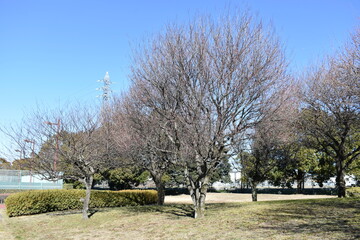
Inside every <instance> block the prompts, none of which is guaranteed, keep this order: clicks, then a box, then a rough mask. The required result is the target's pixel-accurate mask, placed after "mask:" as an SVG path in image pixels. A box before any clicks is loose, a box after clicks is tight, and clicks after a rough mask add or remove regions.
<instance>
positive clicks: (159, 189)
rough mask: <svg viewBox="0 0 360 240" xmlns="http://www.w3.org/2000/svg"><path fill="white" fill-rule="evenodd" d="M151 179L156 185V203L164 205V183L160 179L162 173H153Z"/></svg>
mask: <svg viewBox="0 0 360 240" xmlns="http://www.w3.org/2000/svg"><path fill="white" fill-rule="evenodd" d="M152 177H153V180H154V182H155V185H156V190H157V196H158V199H157V205H164V201H165V185H164V183H163V181H162V175H159V174H158V175H153V176H152Z"/></svg>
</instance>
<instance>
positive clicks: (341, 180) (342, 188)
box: [336, 160, 346, 198]
mask: <svg viewBox="0 0 360 240" xmlns="http://www.w3.org/2000/svg"><path fill="white" fill-rule="evenodd" d="M342 163H343V161H341V160H338V161H337V162H336V186H337V188H338V197H339V198H343V197H345V196H346V184H345V171H344V168H343V166H342Z"/></svg>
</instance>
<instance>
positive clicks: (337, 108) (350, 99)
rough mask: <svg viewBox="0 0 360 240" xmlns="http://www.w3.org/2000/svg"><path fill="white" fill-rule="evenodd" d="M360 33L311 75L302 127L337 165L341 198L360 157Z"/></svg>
mask: <svg viewBox="0 0 360 240" xmlns="http://www.w3.org/2000/svg"><path fill="white" fill-rule="evenodd" d="M359 39H360V32H359V31H357V33H356V34H355V35H354V36H353V39H352V42H351V43H350V44H348V45H347V46H346V48H345V49H344V51H343V52H342V53H340V54H339V55H338V56H336V57H332V58H329V59H328V62H327V63H324V64H323V65H322V66H321V67H319V68H318V69H316V70H314V71H312V72H311V73H310V74H309V76H308V87H307V88H306V91H305V92H304V96H303V101H304V103H305V106H304V109H303V117H302V121H301V126H302V129H303V130H304V132H305V133H306V134H307V138H306V140H307V142H308V143H309V145H310V146H311V147H314V148H316V149H317V150H318V151H320V152H324V153H326V154H327V155H328V156H330V157H331V158H332V159H333V160H334V164H335V165H336V175H337V176H336V185H337V187H338V197H345V191H346V188H345V179H344V176H345V174H346V171H347V170H348V169H349V167H350V165H351V164H352V163H353V162H354V161H355V160H356V159H358V158H359V155H360V134H359V130H360V101H359V99H360V95H359V93H360V91H359V89H360V88H359V86H360V75H359V73H360V71H359V69H360V58H359V57H360V54H359V53H360V47H359V46H360V45H359V41H360V40H359Z"/></svg>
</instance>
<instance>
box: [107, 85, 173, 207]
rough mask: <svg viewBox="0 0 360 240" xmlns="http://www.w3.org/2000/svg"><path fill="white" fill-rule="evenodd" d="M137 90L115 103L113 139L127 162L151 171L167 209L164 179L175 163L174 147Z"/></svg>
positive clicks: (160, 198)
mask: <svg viewBox="0 0 360 240" xmlns="http://www.w3.org/2000/svg"><path fill="white" fill-rule="evenodd" d="M133 90H134V89H131V91H130V93H129V94H128V95H126V96H125V95H124V96H123V97H122V98H118V99H117V100H116V101H115V102H114V107H113V114H112V122H113V123H114V127H113V128H112V130H113V132H112V136H113V139H114V140H115V142H116V143H117V144H118V147H119V148H120V149H121V152H122V154H123V155H124V156H125V157H126V158H128V159H131V160H132V163H134V164H136V165H138V166H140V167H142V168H145V169H146V170H148V171H149V173H150V175H151V177H152V179H153V180H154V182H155V185H156V189H157V193H158V201H157V203H158V205H163V204H164V199H165V184H164V181H163V176H164V174H165V172H166V171H167V169H168V168H169V166H170V164H171V163H172V162H174V159H173V158H174V154H173V150H172V149H173V145H172V143H171V142H170V141H169V140H168V138H167V136H166V135H165V134H164V130H163V129H161V128H159V127H158V125H157V124H158V123H157V121H158V118H157V117H156V116H155V115H156V113H155V112H147V111H144V109H143V108H142V105H141V104H140V105H139V104H138V102H137V99H138V98H137V97H135V96H134V94H136V92H134V91H133Z"/></svg>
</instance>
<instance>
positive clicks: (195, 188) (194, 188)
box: [188, 176, 209, 218]
mask: <svg viewBox="0 0 360 240" xmlns="http://www.w3.org/2000/svg"><path fill="white" fill-rule="evenodd" d="M188 183H189V184H188V189H189V192H190V196H191V199H192V201H193V204H194V218H202V217H204V216H205V199H206V194H207V189H208V184H209V177H208V176H205V177H202V178H198V179H197V180H196V181H193V180H192V179H190V178H188Z"/></svg>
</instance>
